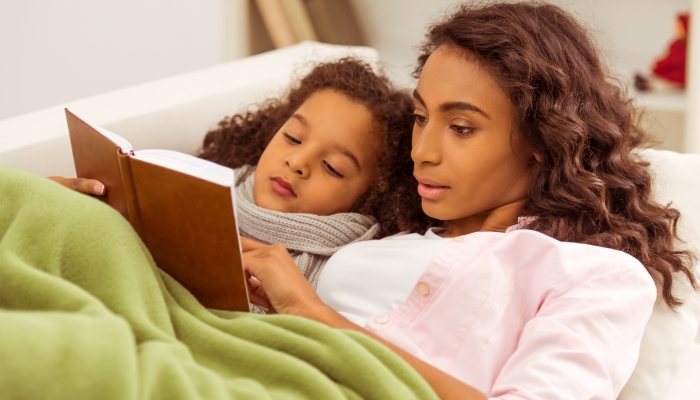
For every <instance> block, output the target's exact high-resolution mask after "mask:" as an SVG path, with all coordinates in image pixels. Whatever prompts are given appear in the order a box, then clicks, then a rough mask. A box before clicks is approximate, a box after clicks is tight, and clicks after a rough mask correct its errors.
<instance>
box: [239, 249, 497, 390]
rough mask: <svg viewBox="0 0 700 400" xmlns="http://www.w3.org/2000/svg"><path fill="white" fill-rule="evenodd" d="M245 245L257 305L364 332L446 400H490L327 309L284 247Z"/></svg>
mask: <svg viewBox="0 0 700 400" xmlns="http://www.w3.org/2000/svg"><path fill="white" fill-rule="evenodd" d="M241 245H242V247H243V268H244V269H245V270H246V272H247V273H250V274H251V275H252V276H254V277H255V278H257V281H259V286H257V284H258V282H255V284H254V285H251V286H253V287H254V288H255V289H254V290H253V291H251V294H250V300H251V301H252V302H253V304H257V305H259V306H263V307H267V308H273V309H274V310H275V311H277V312H279V313H283V314H294V315H299V316H303V317H307V318H310V319H314V320H316V321H318V322H321V323H324V324H326V325H328V326H330V327H333V328H339V329H349V330H354V331H357V332H362V333H364V334H366V335H368V336H370V337H373V338H375V339H376V340H378V341H379V342H381V343H383V344H384V345H386V346H387V347H389V348H390V349H391V350H393V351H394V352H395V353H397V354H398V355H399V356H400V357H401V358H403V359H404V360H406V362H408V363H409V364H410V365H411V366H412V367H413V368H415V369H416V371H418V373H419V374H421V375H422V376H423V378H425V380H426V381H428V383H429V384H430V386H432V388H433V389H434V390H435V392H436V393H437V394H438V396H439V397H440V398H441V399H443V400H448V399H461V400H486V396H484V395H483V394H482V393H480V392H479V391H478V390H476V389H474V388H472V387H471V386H469V385H467V384H465V383H463V382H460V381H459V380H457V379H456V378H454V377H452V376H450V375H448V374H446V373H444V372H442V371H440V370H439V369H437V368H435V367H433V366H432V365H429V364H427V363H425V362H424V361H422V360H420V359H418V358H416V357H414V356H413V355H411V354H409V353H408V352H406V351H405V350H403V349H401V348H399V347H397V346H396V345H394V344H392V343H389V342H387V341H386V340H384V339H382V338H380V337H379V336H377V335H375V334H374V333H371V332H369V331H367V330H365V329H363V328H361V327H359V326H357V325H355V324H353V323H352V322H350V321H348V320H347V319H345V317H343V316H342V315H340V314H338V313H337V312H335V311H333V310H332V309H331V308H330V307H328V306H326V305H325V304H324V303H323V301H321V299H320V298H319V297H318V295H316V292H315V291H314V289H313V288H312V287H311V285H309V282H307V280H306V278H304V275H302V274H301V272H300V271H299V268H297V266H296V264H294V261H293V260H292V257H290V256H289V253H288V252H287V249H285V248H284V246H282V245H280V244H275V245H272V246H268V245H265V244H262V243H258V242H255V241H253V240H250V239H245V238H241ZM251 280H252V279H251ZM256 286H257V287H256ZM261 289H262V292H261ZM261 293H264V294H262V295H261ZM436 340H438V339H436Z"/></svg>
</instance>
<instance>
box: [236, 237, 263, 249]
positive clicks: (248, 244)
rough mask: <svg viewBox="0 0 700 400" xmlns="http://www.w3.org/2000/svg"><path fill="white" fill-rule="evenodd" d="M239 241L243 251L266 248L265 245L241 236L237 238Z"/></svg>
mask: <svg viewBox="0 0 700 400" xmlns="http://www.w3.org/2000/svg"><path fill="white" fill-rule="evenodd" d="M239 238H240V240H241V247H242V248H243V251H244V252H246V251H251V250H257V249H262V248H263V247H266V246H267V245H266V244H262V243H260V242H256V241H255V240H252V239H248V238H244V237H243V236H240V237H239Z"/></svg>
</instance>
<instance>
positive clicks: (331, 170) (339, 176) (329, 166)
mask: <svg viewBox="0 0 700 400" xmlns="http://www.w3.org/2000/svg"><path fill="white" fill-rule="evenodd" d="M323 165H324V166H325V167H326V170H327V171H328V172H329V173H330V174H331V175H333V176H335V177H337V178H344V176H343V175H342V174H341V173H340V172H338V171H336V170H335V168H333V167H332V166H331V165H330V164H328V162H327V161H324V162H323Z"/></svg>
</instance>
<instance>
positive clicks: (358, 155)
mask: <svg viewBox="0 0 700 400" xmlns="http://www.w3.org/2000/svg"><path fill="white" fill-rule="evenodd" d="M376 125H377V124H376V122H375V120H374V118H373V117H372V114H371V113H370V112H369V110H367V108H365V106H363V105H360V104H358V103H355V102H353V101H352V100H350V99H349V98H348V97H346V96H345V95H343V94H340V93H338V92H336V91H333V90H322V91H319V92H316V93H314V94H313V95H311V96H310V97H309V98H308V99H307V100H306V101H305V102H304V103H303V104H302V105H301V106H300V107H299V109H298V110H296V112H295V113H294V115H292V116H291V118H289V120H287V122H286V123H285V124H284V125H283V126H282V127H281V128H280V130H279V131H278V132H277V133H276V134H275V136H274V137H273V138H272V140H271V141H270V144H268V145H267V148H265V151H264V152H263V154H262V156H261V157H260V161H259V162H258V166H257V169H256V172H255V181H254V190H253V193H254V195H255V202H256V204H257V205H258V206H260V207H262V208H266V209H268V210H274V211H281V212H292V213H309V214H316V215H330V214H335V213H339V212H347V211H349V210H350V209H351V208H352V206H353V205H354V204H355V202H356V201H357V200H358V199H359V198H360V196H362V195H363V194H364V193H365V192H366V191H367V190H368V189H369V187H370V185H371V183H372V179H373V177H374V172H375V170H376V168H377V159H378V156H379V150H380V147H381V140H380V134H379V133H378V127H377V126H376Z"/></svg>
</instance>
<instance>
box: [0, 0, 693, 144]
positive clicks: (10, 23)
mask: <svg viewBox="0 0 700 400" xmlns="http://www.w3.org/2000/svg"><path fill="white" fill-rule="evenodd" d="M280 1H282V0H280ZM305 1H306V4H307V6H308V5H309V3H310V2H311V1H315V2H320V1H330V0H305ZM347 1H348V2H349V4H350V6H351V7H352V9H353V10H354V13H355V16H356V20H357V23H358V25H359V29H360V30H361V33H362V36H363V38H364V39H363V40H364V42H365V44H367V45H369V46H372V47H375V48H377V49H378V50H379V53H380V55H381V57H382V59H383V60H384V61H385V63H386V64H387V71H388V72H389V74H390V76H391V77H392V78H393V79H394V80H396V81H398V82H399V83H401V84H404V85H408V86H410V85H411V84H412V80H411V78H410V76H409V75H410V71H411V70H412V67H413V62H414V59H415V54H416V52H415V48H416V46H417V45H418V44H419V43H420V41H421V39H422V37H423V35H424V33H425V27H426V26H427V25H428V24H429V23H430V22H431V21H435V20H438V19H440V18H441V17H442V16H444V15H445V11H446V10H449V8H450V6H452V5H453V4H455V3H458V2H456V1H454V0H347ZM692 1H695V2H698V0H552V2H553V3H555V4H558V5H560V6H562V7H563V8H565V9H566V10H568V11H570V12H572V13H573V14H574V15H575V16H577V18H579V20H580V21H582V22H583V23H584V25H586V26H587V27H588V28H589V29H590V30H591V32H592V33H593V35H594V37H595V40H596V41H597V42H598V44H599V46H600V47H601V49H602V50H603V54H604V56H605V58H606V59H607V61H608V63H609V65H611V66H612V68H613V70H614V71H615V72H616V73H617V74H618V75H619V76H621V77H622V78H623V79H624V80H626V81H628V82H629V81H630V79H631V77H632V75H633V73H634V72H635V71H648V69H649V66H650V64H651V62H652V61H653V60H654V59H655V58H656V57H659V56H661V55H662V54H663V52H664V51H665V48H666V46H667V44H668V43H669V42H670V41H671V39H672V37H673V34H674V25H675V22H676V14H677V13H678V12H680V11H688V10H689V9H690V7H691V2H692ZM272 48H273V42H272V40H271V39H270V37H269V35H268V33H267V30H266V29H265V26H264V23H263V20H262V18H261V15H260V11H259V9H258V3H257V0H198V1H191V0H120V1H115V0H62V1H53V0H31V1H25V0H0V57H2V58H1V59H0V119H4V118H9V117H12V116H15V115H19V114H22V113H26V112H29V111H33V110H36V109H40V108H43V107H47V106H51V105H55V104H58V103H62V102H65V101H70V100H74V99H78V98H82V97H86V96H90V95H94V94H99V93H103V92H106V91H110V90H115V89H119V88H122V87H126V86H130V85H134V84H138V83H142V82H147V81H150V80H153V79H158V78H162V77H166V76H170V75H174V74H178V73H183V72H188V71H192V70H195V69H199V68H203V67H206V66H210V65H214V64H218V63H221V62H225V61H228V60H232V59H236V58H239V57H244V56H246V55H250V54H255V53H259V52H262V51H266V50H270V49H272ZM635 97H636V99H637V100H636V101H637V102H638V104H639V105H640V106H642V107H644V108H645V109H646V110H647V113H646V117H645V124H646V125H647V127H648V128H649V129H650V130H651V131H652V132H654V133H656V134H657V135H658V137H659V141H660V144H659V146H660V147H662V148H669V149H673V150H678V151H680V150H683V149H684V147H687V143H685V142H684V136H683V132H684V131H685V129H686V125H687V119H688V113H686V109H687V99H686V95H685V94H684V93H675V94H671V95H668V94H667V95H637V94H635ZM698 140H699V141H700V139H698ZM686 141H687V140H686ZM698 146H699V147H700V144H699V145H698ZM698 150H699V151H700V148H699V149H698Z"/></svg>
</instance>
